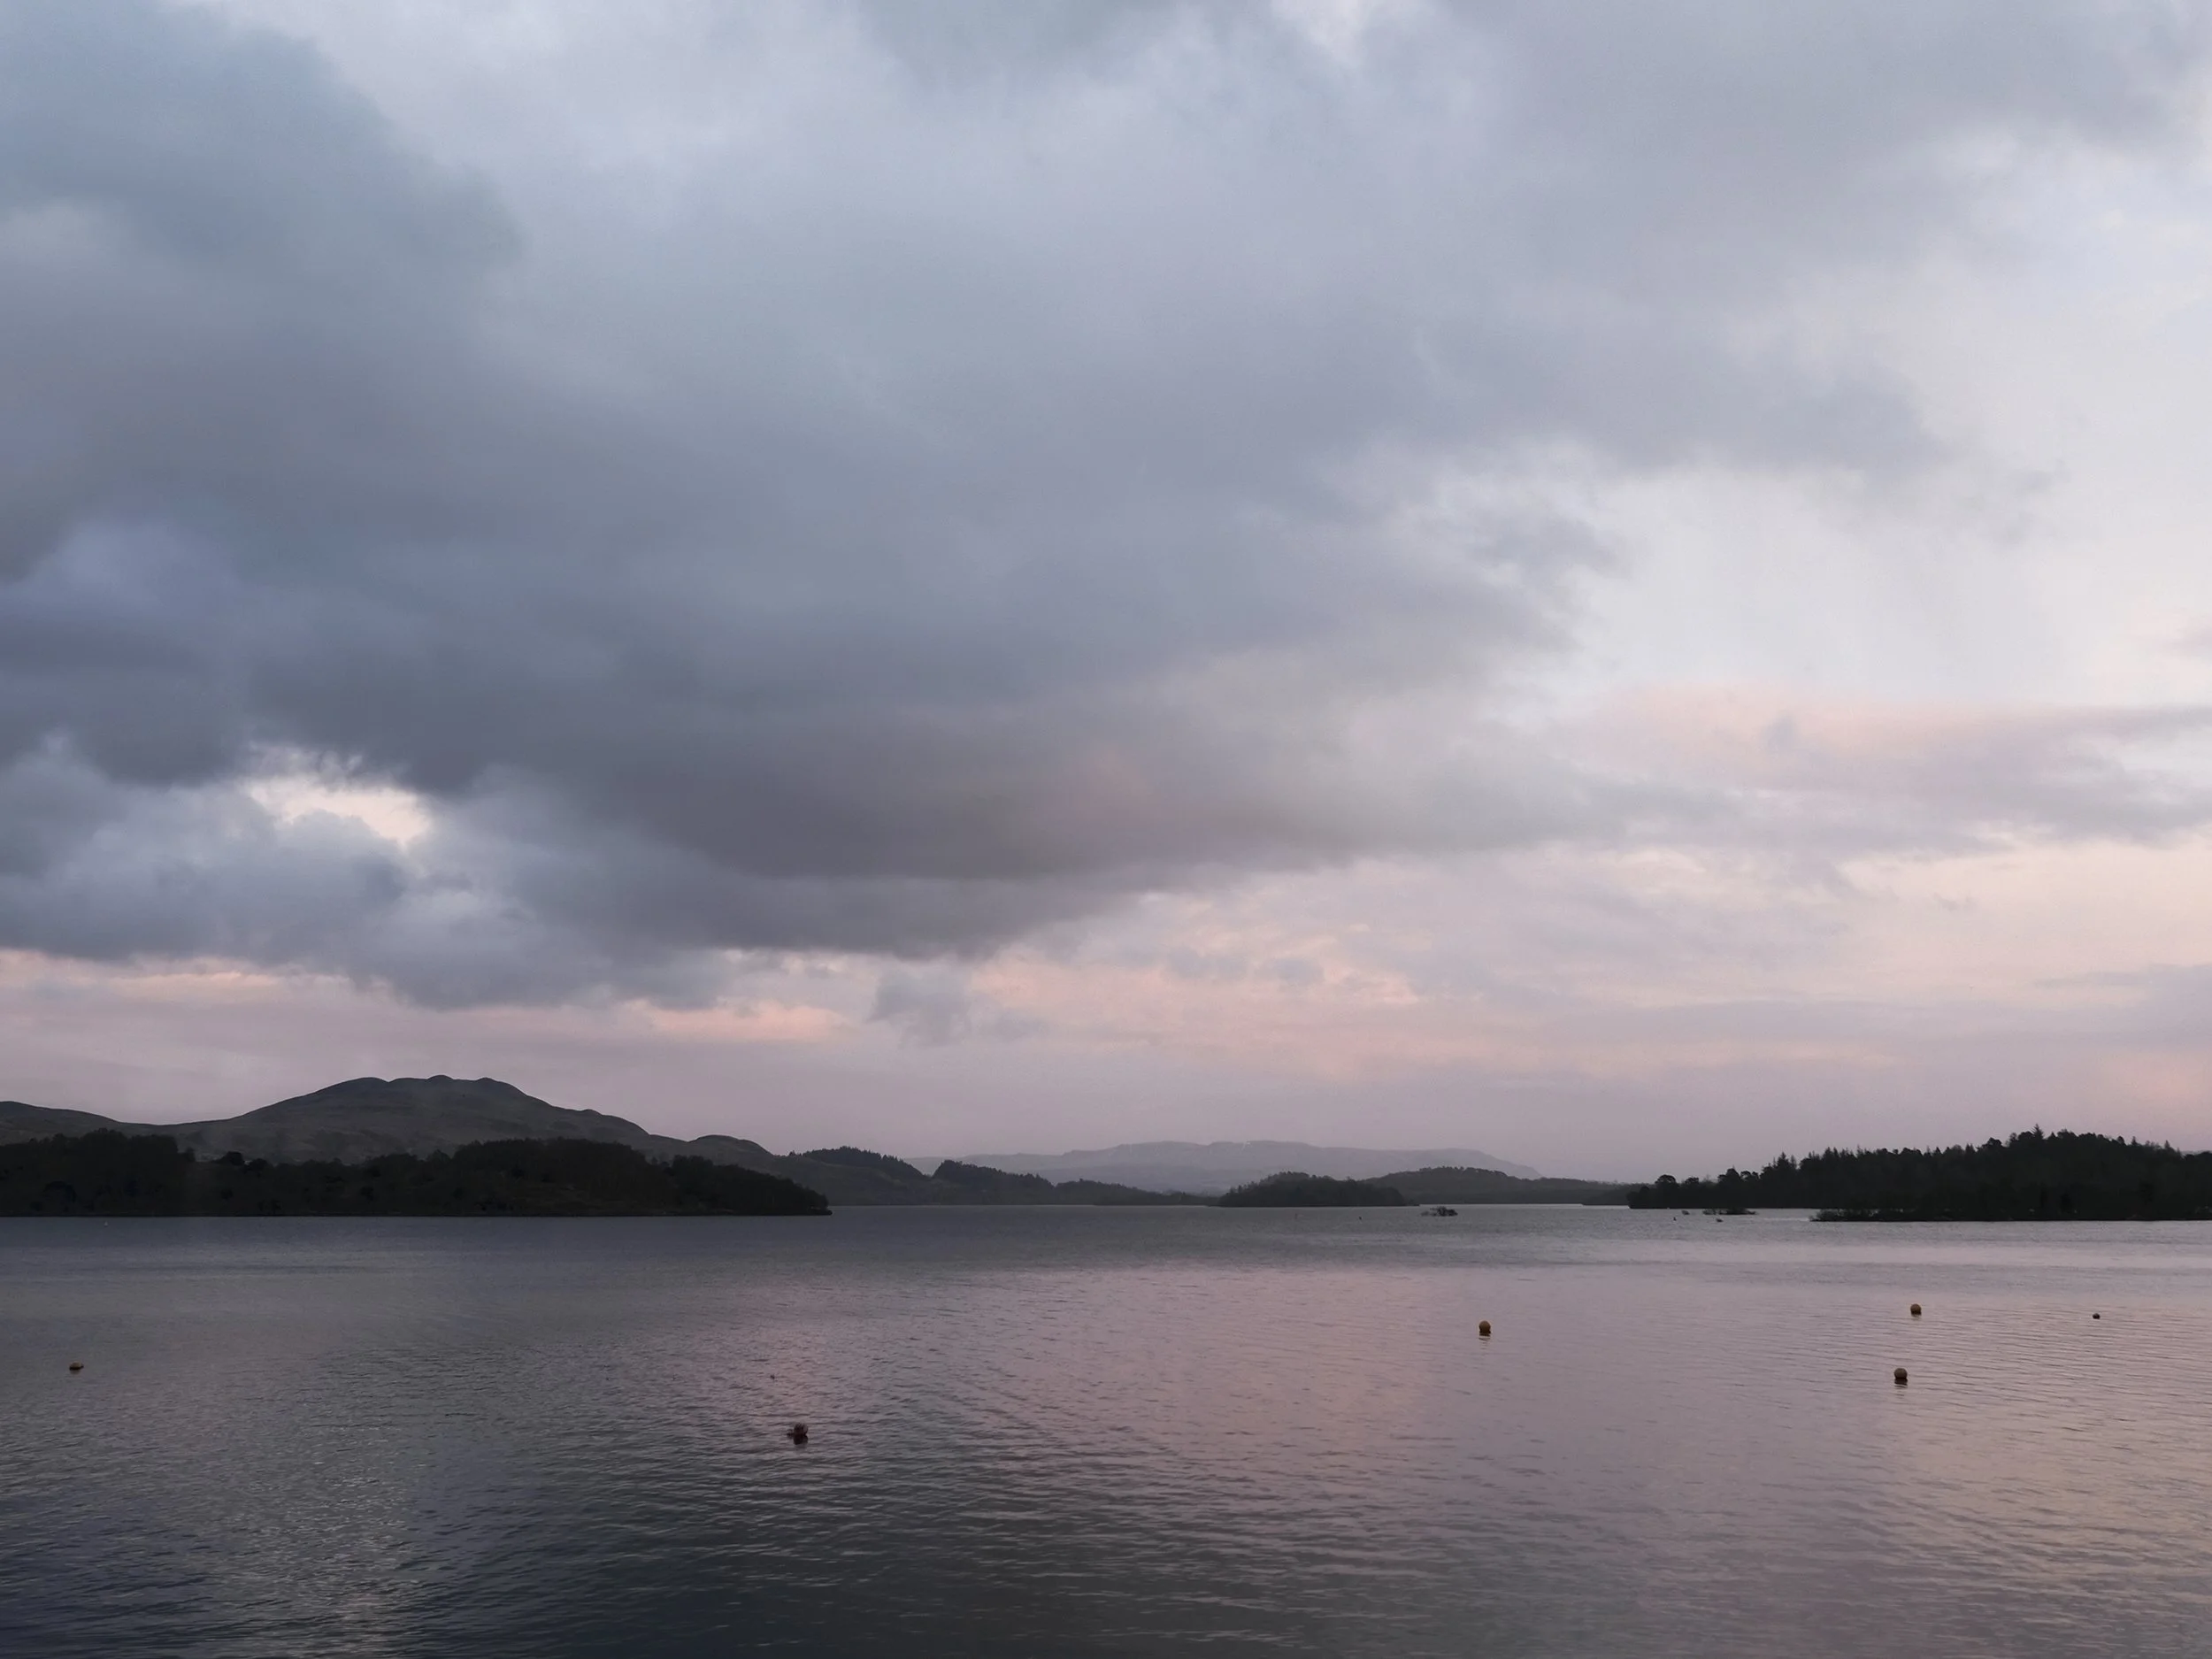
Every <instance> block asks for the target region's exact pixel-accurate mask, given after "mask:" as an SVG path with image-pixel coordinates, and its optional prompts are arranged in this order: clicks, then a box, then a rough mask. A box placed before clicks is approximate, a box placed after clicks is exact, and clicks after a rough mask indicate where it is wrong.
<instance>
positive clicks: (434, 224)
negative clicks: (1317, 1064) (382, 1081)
mask: <svg viewBox="0 0 2212 1659" xmlns="http://www.w3.org/2000/svg"><path fill="white" fill-rule="evenodd" d="M2180 15H2181V14H2179V13H2177V12H2173V11H2172V10H2171V9H2170V8H2167V7H2164V6H2159V5H2148V4H2146V5H2130V4H2032V3H2031V0H2006V3H2005V4H1995V3H1994V0H1992V3H1990V4H1945V3H1944V0H1925V3H1924V4H1916V5H1911V6H1895V7H1886V8H1874V9H1871V10H1870V9H1868V8H1863V7H1848V6H1842V5H1833V6H1824V7H1818V8H1804V7H1793V6H1778V5H1774V4H1743V5H1740V6H1735V5H1717V6H1716V5H1694V6H1693V5H1680V6H1678V5H1670V4H1641V3H1640V4H1623V5H1619V6H1607V5H1599V6H1586V7H1559V6H1537V5H1530V6H1520V5H1512V4H1490V5H1472V4H1470V5H1465V6H1459V7H1432V8H1429V9H1426V10H1425V11H1422V12H1418V13H1417V14H1409V18H1408V19H1404V20H1401V21H1397V22H1388V21H1386V22H1385V23H1383V24H1380V25H1379V26H1378V27H1375V28H1373V29H1371V30H1370V31H1369V32H1368V33H1367V35H1365V36H1364V37H1363V38H1362V39H1361V40H1360V41H1359V42H1357V43H1356V47H1355V48H1353V49H1351V50H1348V51H1347V52H1345V53H1341V54H1336V53H1332V52H1331V51H1329V50H1325V49H1324V48H1323V47H1321V46H1319V45H1317V44H1316V43H1315V42H1312V41H1310V40H1309V39H1307V38H1305V37H1304V36H1302V35H1300V34H1299V33H1298V32H1297V31H1296V30H1295V29H1293V28H1291V27H1287V26H1286V25H1283V24H1281V23H1279V22H1274V21H1270V20H1268V19H1267V18H1266V16H1265V15H1264V14H1263V13H1262V12H1260V11H1259V10H1258V9H1257V8H1253V7H1245V6H1222V7H1210V6H1202V5H1191V6H1171V5H1155V6H1148V7H1134V8H1133V7H1125V6H1114V7H1100V8H1095V9H1093V8H1087V7H1078V6H1071V5H1050V4H1041V3H1039V4H1022V5H1019V6H1002V5H988V4H972V5H960V4H948V5H937V6H932V7H928V8H914V7H907V6H887V7H884V8H881V9H880V10H870V9H864V8H863V9H851V10H839V9H836V8H833V7H828V6H809V7H803V8H798V9H796V10H786V9H782V8H775V7H763V8H760V9H759V11H758V12H757V14H756V13H750V12H743V11H739V12H730V13H729V14H728V15H727V19H726V23H725V25H724V26H723V27H721V28H720V29H719V30H718V32H716V33H715V34H714V35H713V38H712V39H706V38H704V37H703V41H702V43H701V46H700V48H699V50H702V51H726V52H729V53H731V54H735V55H739V56H742V55H744V54H753V55H754V57H755V58H760V59H764V64H763V65H761V66H759V67H757V70H756V72H755V74H754V78H753V80H752V81H748V82H747V83H746V84H748V85H754V86H765V85H768V84H770V83H771V81H775V80H778V79H780V81H782V82H783V83H786V84H787V85H788V86H789V87H791V88H797V90H795V91H793V92H791V93H790V95H789V96H785V97H781V98H780V99H777V100H774V101H766V100H764V103H763V106H762V107H761V108H760V109H758V110H756V111H734V113H735V114H739V115H743V116H745V117H746V118H747V119H742V120H737V121H734V122H733V124H732V125H733V131H736V132H738V133H739V134H741V136H739V137H734V138H731V139H729V140H728V141H727V142H725V143H724V144H723V145H722V146H721V147H720V148H716V147H714V146H712V145H703V146H702V147H701V148H700V149H699V150H697V152H696V153H695V154H694V155H693V156H691V157H689V158H688V159H687V160H686V161H685V162H683V163H682V164H681V165H678V166H676V167H675V168H674V169H673V172H672V173H669V174H665V175H664V176H663V178H662V180H661V188H658V189H657V190H650V191H649V190H641V189H638V188H634V180H629V179H626V177H624V176H623V175H622V174H621V173H620V171H619V169H611V168H607V167H592V166H588V165H584V163H583V162H582V161H581V160H580V159H576V158H575V157H581V156H582V155H583V154H585V153H586V150H587V149H588V147H587V146H582V145H579V146H578V147H577V149H576V150H574V151H573V152H563V151H559V150H554V151H551V152H549V154H547V155H546V156H545V157H543V158H542V159H541V161H539V162H536V163H534V164H524V163H517V164H515V165H513V167H512V169H511V176H510V173H500V174H499V176H497V177H493V176H489V175H484V176H479V175H477V174H475V173H470V172H468V171H466V170H465V169H463V168H460V167H458V166H457V165H453V164H450V163H448V162H442V161H440V160H439V159H436V158H435V157H433V156H432V155H431V154H430V153H428V151H427V150H426V148H425V146H423V145H422V144H419V143H418V142H413V141H411V139H410V137H409V135H408V134H406V133H403V132H401V131H398V130H396V128H395V127H393V126H392V125H391V124H390V122H389V121H388V120H387V119H385V117H384V116H382V115H381V114H380V112H379V111H378V110H377V109H376V108H375V107H374V106H373V104H371V103H370V102H369V101H368V100H367V99H366V97H365V96H364V95H363V94H362V93H361V92H359V91H358V90H357V89H356V88H353V87H351V86H349V84H348V83H347V81H345V80H344V79H343V78H342V75H341V74H340V73H338V72H337V71H336V70H335V69H334V66H333V65H331V64H330V63H328V62H326V61H325V60H324V59H323V58H320V57H319V56H318V55H317V54H316V53H315V52H314V51H313V50H311V49H309V48H308V47H306V46H305V45H303V44H300V43H296V42H290V41H288V40H285V39H280V38H278V37H276V36H274V35H269V34H265V33H257V32H255V31H253V30H251V29H247V28H242V27H234V26H232V25H230V24H227V23H226V22H223V21H221V20H219V19H216V18H214V17H212V16H211V15H208V14H205V13H203V12H195V11H193V10H190V9H187V8H182V7H172V6H165V5H159V4H147V3H142V0H71V4H50V3H49V0H27V3H24V4H0V943H6V944H12V945H19V946H28V947H33V948H36V949H43V950H48V951H52V952H58V953H63V954H67V955H73V956H87V957H94V958H127V957H130V956H137V955H146V954H155V955H194V954H200V953H214V954H219V955H225V956H236V957H241V958H244V959H248V960H251V961H256V962H261V963H267V964H296V965H303V966H308V967H312V968H320V969H329V970H335V971H340V972H347V973H350V974H353V975H356V976H357V977H360V978H363V979H372V980H377V981H381V982H386V983H388V984H390V985H392V986H393V987H396V989H397V990H398V991H399V992H401V993H402V994H403V995H406V996H409V997H411V998H415V999H419V1000H424V1001H428V1002H440V1003H465V1002H478V1001H491V1000H503V999H518V1000H541V999H547V998H559V997H565V996H571V995H588V994H592V993H593V992H595V991H597V990H603V989H610V988H611V989H615V990H618V991H623V992H636V993H642V994H645V995H656V996H663V997H668V998H674V999H680V998H683V997H685V996H688V995H700V994H703V993H704V992H706V991H708V990H710V988H711V987H712V984H713V983H714V975H715V974H716V973H717V972H719V969H718V966H717V965H716V964H718V962H719V956H718V954H717V953H719V952H721V951H723V950H726V949H731V948H747V949H771V950H773V949H803V948H832V949H856V950H864V951H880V952H887V953H894V954H904V955H912V956H927V955H932V954H936V953H948V952H949V953H960V952H965V951H972V950H978V949H988V948H989V947H991V946H992V945H994V944H995V943H998V942H1002V941H1006V940H1008V939H1010V938H1013V937H1016V936H1018V935H1019V934H1021V933H1024V932H1025V931H1026V930H1030V929H1033V928H1034V927H1036V926H1040V925H1042V924H1045V923H1048V922H1050V921H1053V920H1056V919H1058V918H1068V917H1071V916H1077V915H1080V914H1083V913H1086V912H1088V911H1091V910H1095V909H1097V908H1098V907H1101V906H1102V905H1105V904H1109V903H1110V902H1113V901H1115V900H1116V899H1117V898H1118V897H1121V896H1124V895H1127V894H1129V893H1131V892H1133V891H1138V890H1142V889H1146V888H1148V887H1157V886H1161V885H1171V884H1177V883H1184V882H1189V881H1193V880H1200V879H1210V878H1211V877H1213V876H1215V875H1217V874H1220V873H1223V872H1236V871H1239V870H1244V869H1249V868H1255V867H1263V866H1271V865H1272V866H1282V865H1294V864H1301V863H1309V862H1316V861H1325V860H1330V859H1334V858H1340V857H1344V856H1353V855H1356V854H1358V853H1361V852H1365V851H1387V850H1402V849H1422V848H1448V847H1479V846H1484V845H1499V844H1508V843H1513V842H1518V841H1526V840H1529V839H1532V838H1537V837H1541V836H1544V835H1548V834H1557V833H1575V832H1580V831H1588V830H1592V829H1600V830H1601V829H1603V828H1604V827H1605V826H1607V825H1609V823H1611V822H1613V821H1614V819H1613V815H1615V814H1617V812H1618V811H1619V810H1622V809H1621V806H1620V803H1618V802H1617V800H1614V799H1612V798H1609V797H1608V796H1607V795H1605V794H1604V793H1603V792H1601V791H1599V790H1597V789H1595V788H1594V786H1591V785H1589V784H1587V783H1586V782H1582V781H1578V780H1577V779H1576V777H1575V776H1574V775H1573V774H1571V772H1568V771H1566V770H1565V769H1563V767H1561V766H1557V765H1555V764H1552V763H1551V762H1549V761H1548V760H1546V759H1545V758H1544V757H1541V756H1539V755H1533V754H1531V753H1529V752H1528V751H1527V750H1526V749H1521V748H1517V747H1516V746H1515V745H1514V744H1513V743H1511V742H1510V741H1507V739H1506V738H1505V737H1504V736H1503V735H1502V734H1501V733H1495V732H1491V731H1487V730H1486V729H1485V727H1484V726H1483V725H1482V724H1481V722H1480V721H1479V719H1477V718H1475V717H1474V716H1472V715H1463V716H1462V717H1461V718H1459V719H1458V721H1457V722H1456V725H1455V728H1454V729H1453V730H1452V731H1451V732H1450V733H1449V734H1448V735H1449V737H1450V740H1451V741H1449V742H1448V743H1437V742H1433V741H1429V740H1430V738H1431V737H1432V735H1433V734H1432V733H1426V732H1422V733H1417V734H1416V735H1417V736H1418V737H1419V738H1420V740H1421V741H1417V742H1411V741H1396V740H1395V739H1394V735H1393V732H1392V729H1391V722H1390V720H1389V719H1388V718H1385V717H1384V716H1383V715H1379V713H1378V711H1379V710H1383V711H1387V710H1389V709H1390V708H1391V707H1393V706H1394V700H1397V699H1401V698H1408V697H1411V696H1413V695H1415V694H1417V693H1418V692H1420V691H1421V690H1422V689H1424V688H1425V687H1433V686H1437V685H1440V684H1457V685H1464V686H1466V687H1470V688H1471V695H1470V697H1469V700H1468V702H1467V703H1466V704H1465V707H1466V708H1468V709H1478V708H1479V706H1480V703H1479V695H1474V694H1475V693H1476V692H1479V687H1481V686H1482V684H1483V683H1484V682H1485V681H1486V680H1489V679H1491V678H1493V677H1494V676H1495V675H1496V674H1498V673H1499V672H1504V671H1507V670H1509V669H1510V668H1511V667H1513V665H1515V664H1517V663H1519V662H1523V661H1525V660H1526V659H1527V658H1528V657H1529V656H1530V654H1532V653H1534V652H1539V651H1542V650H1545V649H1550V648H1552V647H1554V646H1555V644H1556V643H1557V642H1558V641H1559V640H1560V638H1561V637H1562V630H1563V626H1564V618H1565V617H1566V608H1567V605H1568V591H1569V584H1570V583H1571V580H1573V578H1574V577H1575V575H1576V574H1577V572H1578V571H1580V570H1582V569H1584V568H1586V566H1587V565H1588V564H1589V563H1590V561H1591V560H1592V559H1593V558H1594V557H1595V555H1594V550H1593V549H1592V547H1591V545H1590V544H1589V542H1588V541H1587V539H1586V537H1584V536H1582V535H1580V534H1577V533H1576V532H1575V531H1574V530H1573V528H1572V526H1571V525H1569V524H1567V523H1565V522H1563V521H1562V520H1560V519H1558V518H1555V517H1554V516H1552V515H1550V514H1548V512H1546V511H1544V510H1543V509H1542V507H1541V504H1540V503H1541V500H1542V492H1541V491H1540V490H1535V489H1531V488H1525V484H1526V480H1528V479H1529V478H1530V476H1531V475H1532V469H1533V468H1536V467H1537V466H1538V465H1539V464H1540V462H1541V460H1542V459H1543V458H1545V457H1560V456H1572V457H1576V458H1577V460H1578V464H1580V465H1586V466H1591V467H1595V468H1597V469H1600V470H1601V471H1606V472H1618V471H1633V470H1636V469H1640V468H1648V467H1657V466H1665V465H1672V464H1676V463H1679V462H1684V461H1688V460H1709V461H1718V462H1721V463H1724V464H1729V465H1739V466H1743V467H1750V468H1796V467H1821V468H1829V467H1839V466H1840V467H1847V468H1858V469H1871V470H1877V471H1879V470H1883V469H1888V468H1895V467H1909V466H1912V465H1917V464H1920V463H1921V462H1922V461H1924V459H1925V451H1926V446H1925V444H1924V440H1923V438H1922V436H1921V434H1920V432H1919V429H1918V428H1917V426H1916V423H1915V420H1914V418H1913V414H1912V411H1911V410H1910V409H1909V407H1908V406H1907V405H1906V404H1905V403H1903V402H1902V401H1901V398H1900V396H1899V395H1898V393H1897V392H1896V390H1895V389H1894V388H1892V387H1890V386H1888V385H1886V384H1885V383H1884V382H1883V381H1882V380H1880V379H1879V378H1878V376H1875V375H1871V374H1854V373H1847V372H1842V371H1839V370H1836V369H1835V368H1833V367H1832V366H1830V367H1828V368H1825V369H1823V368H1819V367H1817V366H1816V365H1814V364H1813V363H1812V362H1811V361H1810V360H1809V359H1807V358H1805V357H1801V356H1799V355H1797V354H1795V353H1793V351H1792V350H1791V349H1789V348H1788V347H1787V345H1786V341H1787V339H1788V338H1789V335H1788V333H1787V331H1786V330H1785V329H1780V328H1778V327H1775V326H1770V324H1771V323H1772V322H1773V321H1774V319H1777V318H1778V317H1779V316H1780V315H1781V314H1782V313H1783V311H1784V310H1785V309H1786V307H1788V306H1790V305H1791V304H1793V303H1797V302H1799V301H1801V299H1802V297H1803V296H1804V293H1805V291H1806V288H1807V285H1808V284H1809V283H1811V282H1813V281H1814V280H1817V279H1821V278H1824V277H1825V276H1828V275H1830V274H1832V273H1834V272H1835V271H1836V270H1837V269H1838V268H1839V267H1842V268H1848V267H1850V266H1852V265H1856V264H1860V263H1863V262H1884V261H1889V260H1893V259H1895V258H1898V257H1906V256H1909V255H1910V254H1911V253H1912V252H1914V251H1915V250H1918V249H1921V248H1924V247H1925V246H1927V245H1928V243H1929V242H1930V239H1931V238H1936V237H1941V236H1947V235H1949V234H1952V233H1953V231H1954V230H1955V227H1959V226H1961V225H1966V224H1970V223H1971V218H1972V210H1973V207H1974V204H1975V202H1976V201H1977V200H1978V193H1979V192H1980V191H1982V190H1983V189H1984V188H1986V187H1987V185H1988V183H1989V179H1990V168H1991V167H1992V166H1994V165H1998V164H1995V163H1993V162H1990V161H1989V160H1988V157H1991V156H1996V155H2016V154H2017V153H2019V152H2020V150H2022V149H2023V147H2026V148H2031V149H2032V147H2034V146H2037V145H2039V144H2049V143H2058V142H2076V141H2081V142H2142V141H2155V140H2156V139H2157V138H2158V137H2159V136H2160V135H2161V134H2163V133H2164V132H2165V131H2166V130H2167V127H2168V126H2169V124H2170V122H2172V121H2173V120H2175V119H2177V109H2178V107H2179V101H2180V99H2181V97H2182V96H2183V95H2184V93H2185V91H2186V90H2187V88H2188V86H2189V85H2190V84H2191V82H2190V77H2192V76H2193V73H2194V65H2195V64H2196V61H2197V58H2198V52H2199V48H2200V43H2201V42H2200V39H2199V36H2198V34H2197V33H2196V31H2195V30H2194V29H2193V27H2188V26H2185V24H2184V23H2183V22H2182V21H2180V20H2178V19H2179V18H2180ZM925 16H926V18H927V19H930V20H929V22H928V23H927V24H926V26H925V25H924V24H922V23H920V22H919V21H918V20H917V19H918V18H921V17H925ZM771 25H773V27H771ZM565 157H569V158H567V159H565ZM1977 157H1980V158H1981V159H1980V160H1977V159H1976V158H1977ZM1447 476H1449V477H1455V478H1457V479H1460V480H1463V485H1462V486H1461V488H1460V489H1459V491H1458V493H1457V494H1455V495H1448V496H1444V495H1439V493H1438V489H1437V480H1440V479H1442V478H1445V477H1447ZM296 764H313V765H317V766H320V767H324V768H326V769H330V770H332V771H334V772H338V773H342V774H346V775H350V776H354V777H357V778H362V779H365V780H390V781H392V782H396V783H397V784H400V785H402V786H403V787H407V788H409V789H411V790H415V791H418V792H419V793H420V794H421V795H424V796H425V797H426V798H427V799H428V800H429V801H430V802H431V803H434V809H435V812H434V828H433V829H432V830H431V831H430V832H429V833H427V834H426V835H425V836H423V837H422V838H420V839H419V841H416V842H414V843H413V844H412V845H411V847H410V848H409V849H407V851H406V852H405V853H404V854H402V853H400V852H399V851H397V850H396V849H395V848H394V846H393V845H392V844H391V843H389V842H387V841H381V840H380V839H379V838H377V837H375V836H373V835H372V834H370V833H367V832H366V831H365V830H364V829H362V828H360V827H359V826H356V825H354V824H352V823H351V822H349V820H345V819H341V818H331V817H327V816H322V817H317V816H309V817H306V818H294V819H292V820H289V821H286V820H282V819H280V818H276V817H274V816H272V815H271V814H270V813H269V812H267V811H265V810H263V809H262V808H261V807H260V806H258V805H257V804H256V803H255V802H254V800H253V799H252V798H251V797H250V795H247V794H245V793H244V792H243V790H242V787H241V786H242V784H243V783H245V782H249V781H250V780H252V779H254V778H255V777H257V776H259V775H262V774H265V773H266V772H269V771H270V770H271V769H273V768H281V767H284V766H287V765H296Z"/></svg>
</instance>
